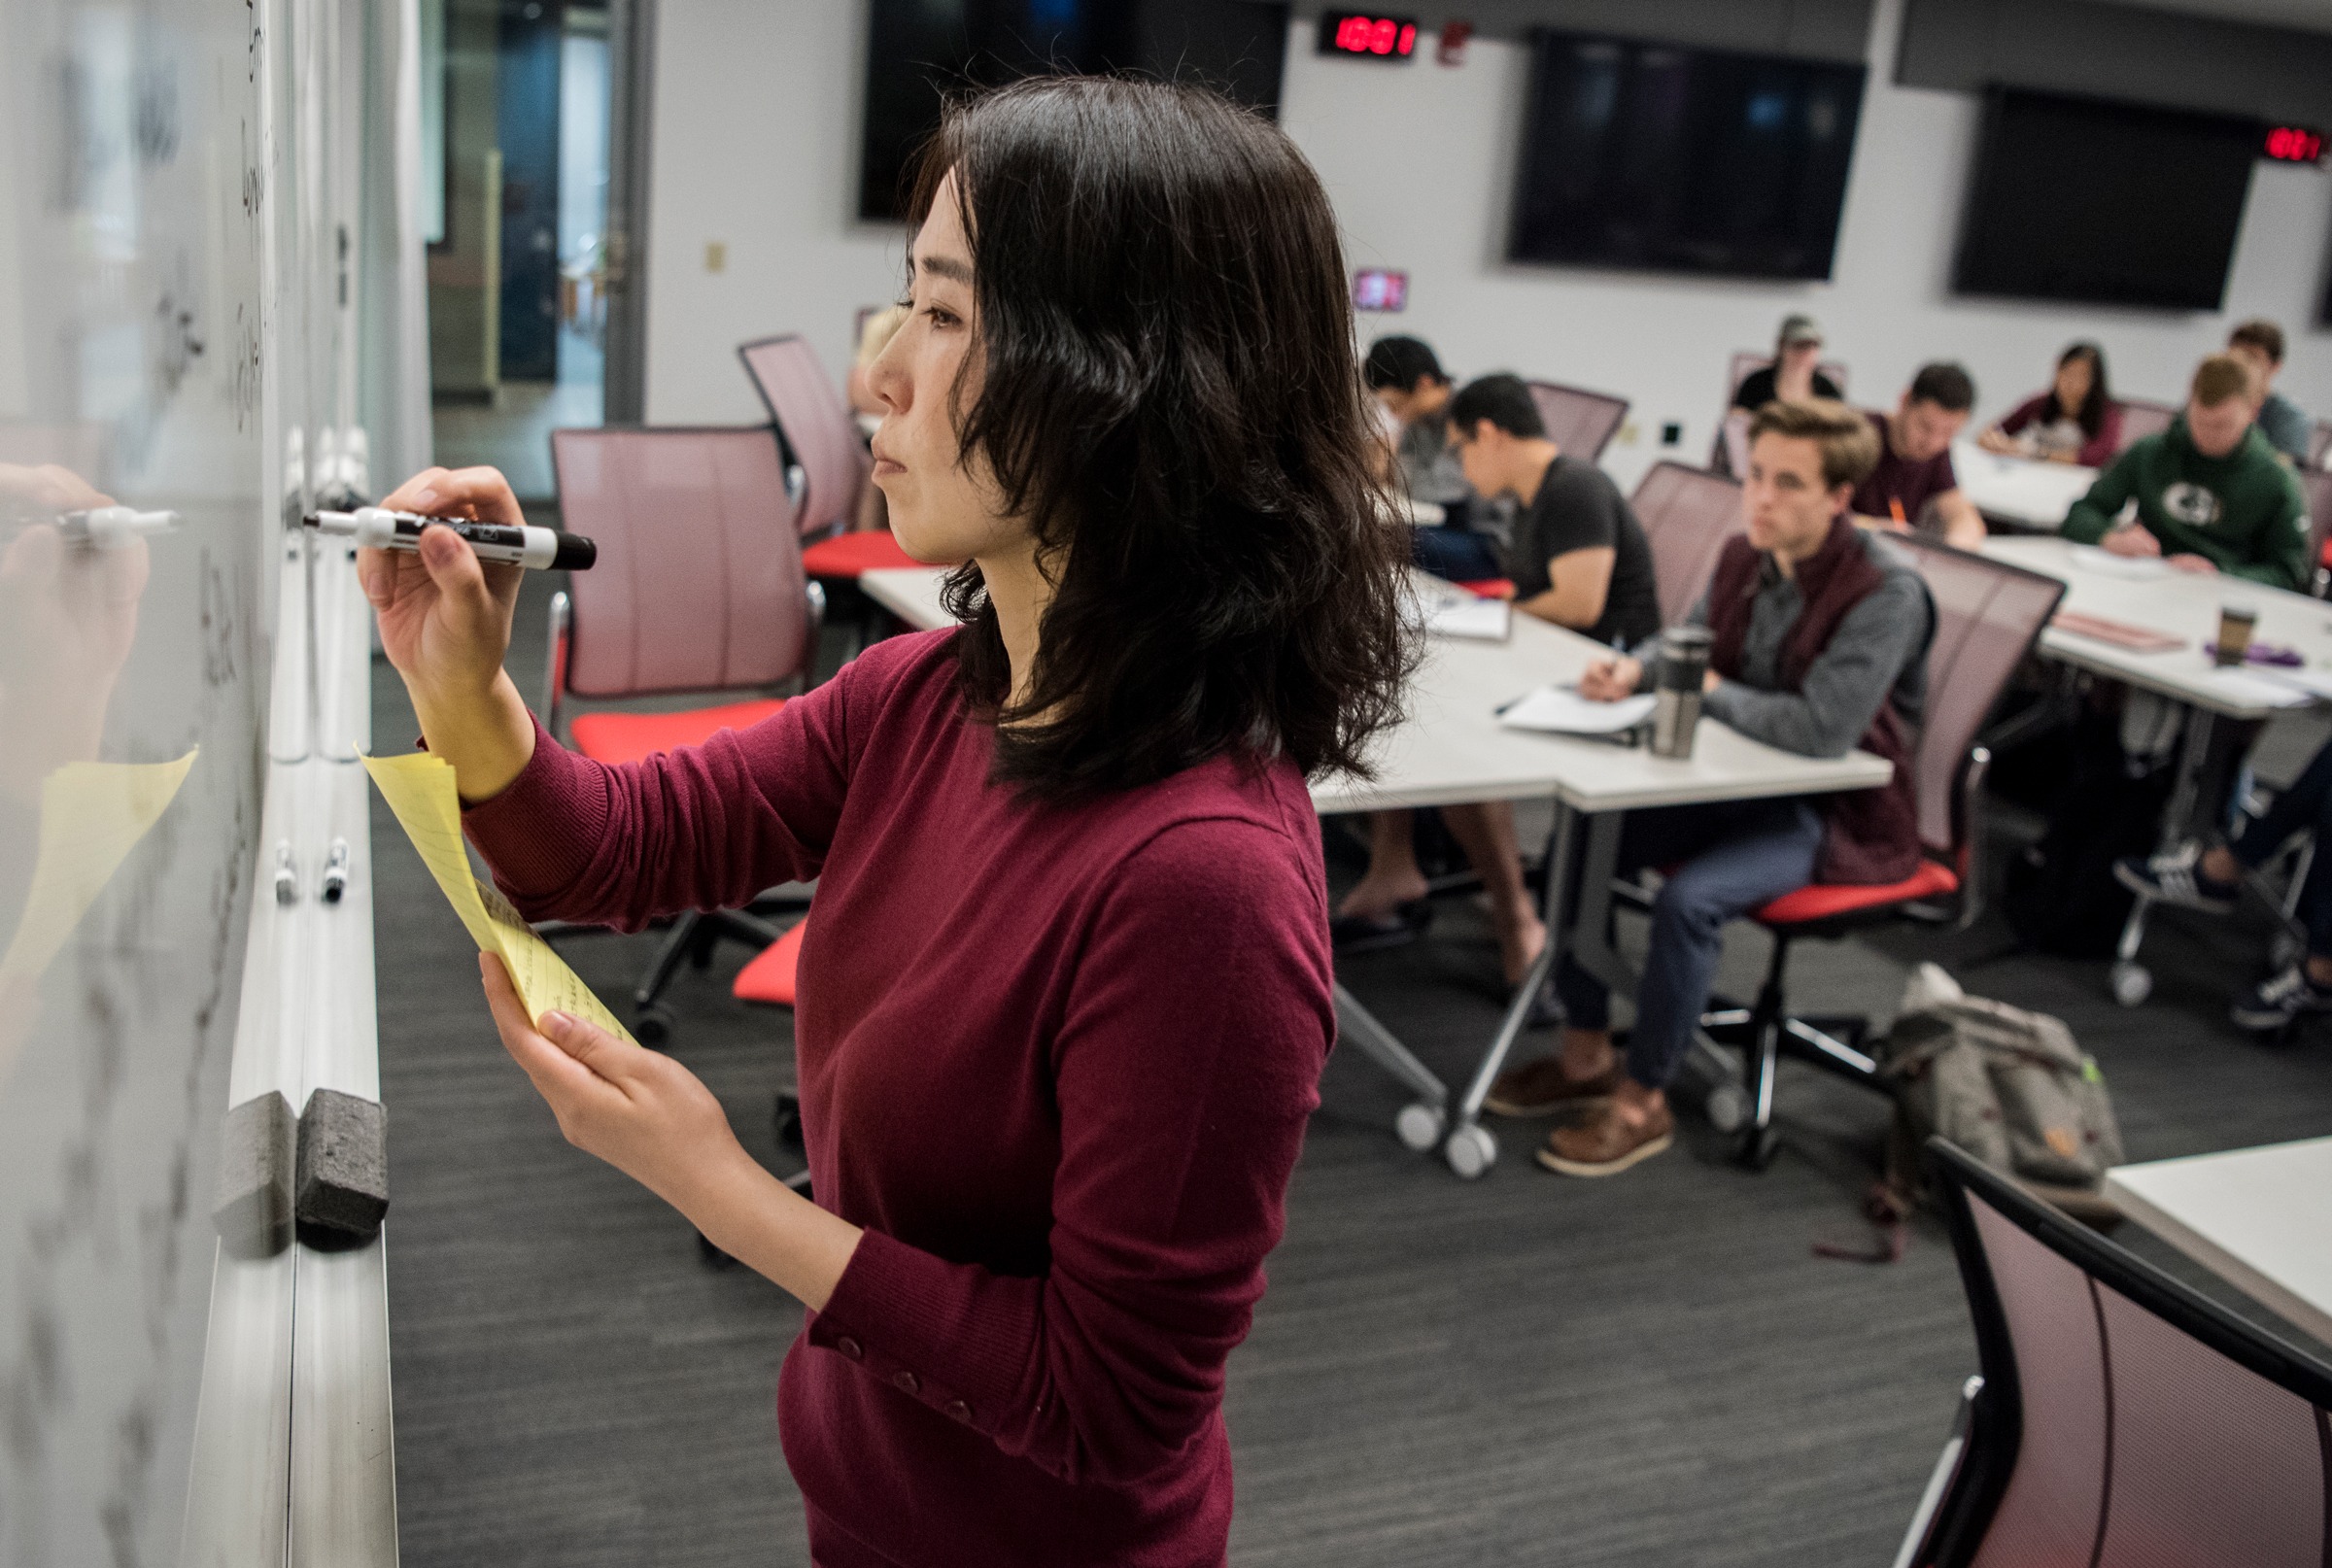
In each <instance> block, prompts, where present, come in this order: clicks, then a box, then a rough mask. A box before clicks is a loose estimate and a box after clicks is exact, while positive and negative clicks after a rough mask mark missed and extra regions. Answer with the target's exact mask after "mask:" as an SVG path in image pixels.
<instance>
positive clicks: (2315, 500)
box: [2300, 468, 2332, 598]
mask: <svg viewBox="0 0 2332 1568" xmlns="http://www.w3.org/2000/svg"><path fill="white" fill-rule="evenodd" d="M2300 493H2301V494H2304V495H2306V496H2307V497H2308V570H2309V573H2310V575H2309V579H2308V591H2309V592H2310V593H2312V594H2314V595H2315V597H2317V598H2322V597H2324V589H2325V585H2326V582H2327V568H2332V560H2327V559H2326V552H2327V551H2332V472H2327V471H2326V470H2324V469H2322V468H2302V469H2301V470H2300Z"/></svg>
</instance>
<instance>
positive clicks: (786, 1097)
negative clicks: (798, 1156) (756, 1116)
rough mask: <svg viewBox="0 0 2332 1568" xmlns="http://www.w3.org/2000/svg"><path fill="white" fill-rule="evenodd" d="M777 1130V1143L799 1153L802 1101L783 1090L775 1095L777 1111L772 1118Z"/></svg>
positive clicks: (800, 1146) (800, 1145)
mask: <svg viewBox="0 0 2332 1568" xmlns="http://www.w3.org/2000/svg"><path fill="white" fill-rule="evenodd" d="M772 1123H773V1125H774V1126H775V1127H776V1129H777V1142H780V1143H782V1144H784V1145H785V1146H786V1147H787V1148H790V1149H793V1150H794V1151H795V1152H797V1153H799V1152H800V1151H801V1148H802V1101H801V1099H800V1097H798V1096H796V1095H790V1094H787V1093H785V1092H784V1091H783V1090H779V1091H778V1094H777V1109H776V1112H775V1114H774V1115H773V1116H772Z"/></svg>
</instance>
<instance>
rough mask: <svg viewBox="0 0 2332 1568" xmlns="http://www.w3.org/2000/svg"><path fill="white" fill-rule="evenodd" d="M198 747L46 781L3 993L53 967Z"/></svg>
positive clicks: (65, 770)
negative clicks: (172, 758)
mask: <svg viewBox="0 0 2332 1568" xmlns="http://www.w3.org/2000/svg"><path fill="white" fill-rule="evenodd" d="M199 751H200V748H199V747H197V748H196V749H195V750H194V751H189V752H188V753H187V754H186V755H185V756H184V757H181V758H180V759H178V761H176V762H174V763H67V764H65V766H64V767H60V768H58V769H57V770H56V771H55V772H53V773H51V774H50V775H49V776H48V777H47V778H45V779H43V780H42V781H41V839H40V847H39V848H38V849H37V850H36V851H35V852H34V855H33V863H32V881H31V884H30V885H29V886H28V887H27V888H26V889H25V895H24V912H23V914H22V916H21V917H20V918H19V919H18V920H17V930H16V935H15V936H13V937H10V938H9V943H8V951H7V953H6V954H5V955H4V956H0V995H6V994H8V993H9V992H11V991H13V990H15V989H16V988H17V987H18V986H21V985H29V984H30V983H31V982H32V981H34V980H36V979H38V978H39V977H40V976H41V973H42V972H43V971H46V970H47V969H48V968H49V965H50V963H51V961H52V960H53V959H55V957H56V955H57V953H58V952H59V951H61V950H62V949H63V947H64V945H65V939H66V938H67V937H71V936H72V935H73V928H74V927H75V926H78V925H80V924H81V917H82V916H83V915H85V914H86V913H88V909H89V905H90V904H92V903H96V902H97V895H98V894H100V893H102V892H104V891H105V884H106V883H108V882H110V881H112V880H113V877H114V872H115V871H117V870H119V869H120V866H121V863H122V862H123V861H124V860H127V859H128V858H129V852H130V851H131V850H132V849H134V848H136V847H137V843H138V840H139V839H141V838H143V837H145V836H146V832H147V830H148V829H150V828H152V827H153V826H154V823H156V822H158V821H159V820H161V815H162V813H163V812H164V811H166V810H168V809H169V808H170V802H171V801H173V800H175V799H177V797H178V787H179V786H180V785H181V784H184V783H185V782H186V781H187V772H188V770H189V768H191V767H193V766H194V758H195V757H196V755H197V754H198V753H199Z"/></svg>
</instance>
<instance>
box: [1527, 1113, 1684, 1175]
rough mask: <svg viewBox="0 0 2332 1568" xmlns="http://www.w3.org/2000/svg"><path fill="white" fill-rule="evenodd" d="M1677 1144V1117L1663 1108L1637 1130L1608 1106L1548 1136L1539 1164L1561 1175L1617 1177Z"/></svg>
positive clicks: (1541, 1150) (1559, 1128) (1540, 1152)
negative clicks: (1669, 1146)
mask: <svg viewBox="0 0 2332 1568" xmlns="http://www.w3.org/2000/svg"><path fill="white" fill-rule="evenodd" d="M1673 1142H1676V1118H1675V1117H1674V1116H1672V1115H1670V1114H1669V1113H1668V1108H1667V1107H1666V1106H1662V1107H1661V1108H1659V1109H1658V1110H1655V1111H1654V1112H1652V1114H1651V1117H1650V1118H1649V1119H1648V1120H1646V1121H1645V1122H1644V1124H1643V1125H1642V1126H1640V1127H1630V1126H1629V1124H1628V1123H1626V1122H1624V1121H1622V1120H1621V1119H1620V1113H1619V1111H1618V1110H1617V1109H1615V1108H1612V1107H1610V1106H1605V1107H1604V1108H1603V1109H1602V1110H1600V1111H1598V1112H1597V1113H1596V1114H1595V1115H1594V1116H1592V1117H1590V1118H1589V1119H1587V1120H1586V1121H1583V1122H1580V1123H1578V1124H1577V1125H1575V1126H1571V1127H1558V1128H1556V1129H1555V1131H1554V1132H1552V1133H1550V1134H1548V1135H1547V1143H1546V1147H1544V1148H1542V1149H1540V1150H1539V1151H1538V1163H1539V1164H1541V1165H1543V1166H1545V1167H1546V1168H1547V1169H1548V1170H1550V1171H1560V1172H1561V1173H1562V1174H1563V1175H1564V1176H1618V1175H1619V1174H1620V1173H1621V1172H1622V1171H1625V1170H1627V1169H1628V1167H1629V1166H1631V1165H1633V1164H1635V1163H1636V1162H1638V1161H1639V1160H1648V1159H1650V1158H1651V1157H1652V1156H1653V1155H1655V1154H1658V1153H1660V1152H1662V1151H1663V1150H1664V1149H1665V1148H1666V1147H1667V1146H1668V1145H1669V1144H1670V1143H1673Z"/></svg>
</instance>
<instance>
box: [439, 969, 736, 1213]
mask: <svg viewBox="0 0 2332 1568" xmlns="http://www.w3.org/2000/svg"><path fill="white" fill-rule="evenodd" d="M478 969H479V971H480V973H481V974H482V975H483V976H484V978H485V982H486V1001H487V1003H488V1005H489V1006H492V1007H493V1009H494V1022H495V1027H496V1028H497V1029H499V1030H500V1031H501V1035H502V1045H503V1048H504V1049H506V1050H508V1051H509V1053H510V1055H511V1056H512V1058H514V1059H515V1060H516V1061H517V1063H518V1065H519V1066H520V1067H522V1068H525V1069H526V1071H527V1076H528V1077H530V1078H532V1079H533V1080H534V1087H535V1088H536V1089H538V1090H540V1091H541V1093H542V1097H543V1099H545V1100H547V1101H549V1102H550V1106H551V1113H552V1114H553V1115H555V1116H557V1117H558V1118H559V1130H560V1131H561V1132H562V1133H564V1134H566V1141H567V1142H570V1143H572V1144H574V1145H575V1146H576V1147H577V1148H579V1149H582V1150H584V1151H585V1152H587V1153H591V1154H596V1155H598V1156H599V1157H600V1159H602V1160H605V1161H606V1162H607V1163H608V1164H609V1165H612V1166H614V1167H615V1168H616V1169H617V1170H619V1171H621V1172H623V1173H624V1174H625V1175H626V1176H631V1177H632V1178H633V1179H634V1180H635V1181H637V1182H639V1183H640V1185H642V1186H644V1187H646V1188H647V1189H648V1190H649V1191H651V1192H653V1193H655V1194H656V1195H657V1196H658V1197H659V1198H662V1199H663V1200H664V1201H665V1202H666V1203H669V1204H670V1205H671V1206H672V1207H673V1208H675V1209H677V1210H680V1211H681V1212H682V1213H684V1214H689V1213H694V1212H695V1211H696V1210H697V1209H698V1207H699V1206H700V1205H702V1204H703V1202H704V1200H706V1199H707V1198H708V1197H711V1196H713V1195H714V1193H715V1191H716V1189H717V1188H718V1186H719V1184H720V1183H721V1181H722V1180H723V1178H724V1176H727V1175H728V1174H729V1173H731V1172H733V1171H735V1170H736V1168H737V1162H738V1161H742V1162H744V1163H746V1164H748V1165H749V1164H751V1156H749V1155H747V1154H746V1153H745V1151H744V1148H743V1146H742V1145H741V1144H739V1143H738V1142H737V1135H736V1133H735V1132H733V1131H732V1130H731V1129H730V1126H729V1118H728V1116H727V1115H726V1114H725V1113H724V1112H723V1111H722V1109H721V1103H720V1102H719V1101H718V1100H716V1099H714V1098H713V1095H712V1091H711V1090H709V1089H707V1088H705V1087H704V1085H703V1081H702V1080H700V1079H699V1078H698V1077H697V1075H696V1074H693V1073H691V1072H689V1070H688V1069H686V1068H684V1067H682V1066H681V1065H680V1064H679V1063H677V1062H675V1061H673V1060H672V1059H671V1058H670V1057H669V1056H662V1055H659V1054H657V1053H656V1052H654V1051H651V1050H648V1049H645V1048H644V1047H642V1046H638V1045H634V1044H633V1043H631V1042H630V1041H628V1040H618V1039H616V1037H614V1036H613V1035H610V1034H608V1033H607V1032H606V1031H605V1030H603V1029H600V1028H599V1027H597V1026H596V1025H593V1024H587V1023H585V1022H584V1021H583V1020H581V1019H580V1018H570V1017H568V1016H567V1015H566V1013H563V1012H545V1013H544V1014H543V1015H542V1026H541V1027H540V1028H537V1027H536V1026H535V1025H534V1024H533V1023H532V1022H530V1021H529V1020H528V1018H527V1006H526V1004H525V1003H524V1002H522V1001H520V1000H519V995H518V989H517V987H515V986H513V985H512V984H511V983H510V976H509V973H508V971H505V970H504V969H503V968H502V961H501V959H500V958H499V957H498V956H497V955H495V954H492V953H480V954H479V955H478Z"/></svg>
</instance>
